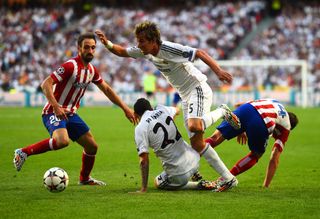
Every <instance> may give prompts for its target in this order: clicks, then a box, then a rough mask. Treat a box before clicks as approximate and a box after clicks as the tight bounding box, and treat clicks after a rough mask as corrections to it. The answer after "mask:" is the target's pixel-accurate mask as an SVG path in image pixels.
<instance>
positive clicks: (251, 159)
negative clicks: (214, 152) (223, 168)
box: [230, 152, 259, 176]
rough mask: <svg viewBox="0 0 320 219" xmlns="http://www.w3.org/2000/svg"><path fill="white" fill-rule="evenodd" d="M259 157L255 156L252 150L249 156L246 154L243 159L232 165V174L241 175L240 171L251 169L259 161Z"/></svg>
mask: <svg viewBox="0 0 320 219" xmlns="http://www.w3.org/2000/svg"><path fill="white" fill-rule="evenodd" d="M258 160H259V158H258V157H256V156H254V155H253V154H252V152H250V153H249V154H248V155H247V156H245V157H244V158H242V159H241V160H239V161H238V162H237V163H236V165H234V166H233V167H232V169H231V170H230V172H231V173H232V175H234V176H236V175H239V174H240V173H242V172H244V171H246V170H248V169H250V168H251V167H253V166H254V165H255V164H256V163H257V162H258Z"/></svg>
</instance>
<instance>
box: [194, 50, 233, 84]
mask: <svg viewBox="0 0 320 219" xmlns="http://www.w3.org/2000/svg"><path fill="white" fill-rule="evenodd" d="M196 58H199V59H201V60H202V61H203V62H204V63H206V64H207V65H208V66H209V67H210V68H211V69H212V71H213V72H214V73H215V74H216V75H217V76H218V78H219V79H220V81H222V82H224V83H231V82H232V75H231V74H230V73H229V72H227V71H225V70H223V69H222V68H220V66H219V65H218V63H217V62H216V61H215V60H214V59H213V58H212V57H211V56H209V54H208V53H207V52H206V51H204V50H202V49H197V53H196Z"/></svg>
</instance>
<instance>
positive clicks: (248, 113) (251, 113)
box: [217, 103, 269, 154]
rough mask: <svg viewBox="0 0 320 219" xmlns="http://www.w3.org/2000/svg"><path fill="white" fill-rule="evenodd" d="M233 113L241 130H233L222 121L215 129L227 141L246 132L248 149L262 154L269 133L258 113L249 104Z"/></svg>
mask: <svg viewBox="0 0 320 219" xmlns="http://www.w3.org/2000/svg"><path fill="white" fill-rule="evenodd" d="M233 112H234V114H236V115H237V116H238V117H239V119H240V122H241V128H240V129H239V130H235V129H234V128H232V126H231V125H229V123H227V122H226V121H223V122H222V123H221V124H220V125H219V126H218V128H217V129H218V130H219V131H220V132H221V134H222V136H223V137H224V138H225V139H228V140H229V139H231V138H234V137H236V136H238V135H239V134H241V133H242V132H246V134H247V137H248V146H249V149H250V150H251V151H253V152H257V153H260V154H261V153H264V152H265V150H266V147H267V143H268V139H269V133H268V129H267V127H266V125H265V123H264V121H263V119H262V118H261V116H260V114H259V112H258V111H257V110H256V109H255V108H254V107H253V106H252V105H251V104H249V103H245V104H243V105H241V106H240V107H238V108H237V109H236V110H235V111H233Z"/></svg>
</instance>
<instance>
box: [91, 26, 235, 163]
mask: <svg viewBox="0 0 320 219" xmlns="http://www.w3.org/2000/svg"><path fill="white" fill-rule="evenodd" d="M95 33H96V34H97V35H98V37H99V38H100V41H101V42H102V43H103V44H104V45H105V47H106V48H107V49H108V50H109V51H110V52H112V53H114V54H115V55H117V56H121V57H132V58H144V59H147V60H149V61H151V62H152V63H153V64H154V65H155V66H156V67H157V68H158V70H159V71H160V72H161V73H162V74H163V75H164V77H165V78H166V79H167V80H168V81H169V83H170V84H171V85H172V86H173V87H174V88H175V89H176V90H177V91H178V92H179V95H180V96H181V99H182V110H183V114H184V121H185V127H186V128H187V131H188V136H189V138H190V143H191V145H192V147H193V148H194V149H195V150H196V151H197V152H198V153H199V154H200V155H201V156H203V157H204V158H205V159H206V160H207V161H208V162H209V164H210V165H211V166H212V167H213V168H214V169H216V168H215V167H214V165H215V164H214V162H213V161H212V160H214V153H215V152H214V150H212V148H211V147H210V145H209V144H205V142H204V139H203V132H204V130H205V129H206V128H208V127H209V126H211V125H212V124H213V123H214V122H216V121H217V120H218V119H219V118H221V117H224V119H225V120H227V121H228V122H230V123H231V124H232V125H233V126H234V127H235V128H239V127H240V123H239V120H238V118H237V117H236V116H235V115H233V114H232V112H231V111H230V109H228V107H227V106H226V105H224V106H223V107H220V108H218V109H217V110H215V111H212V112H210V110H211V105H212V90H211V88H210V87H209V85H208V84H207V82H206V80H207V77H206V76H205V75H204V74H203V73H201V72H200V71H199V70H198V69H197V68H196V67H195V66H194V65H193V64H192V62H193V61H194V60H195V59H196V58H199V59H201V60H202V61H203V62H204V63H206V64H207V65H208V66H209V67H210V68H211V69H212V70H213V71H214V72H215V74H216V75H217V76H218V78H219V79H220V80H221V81H223V82H227V83H230V82H231V81H232V76H231V75H230V74H229V73H228V72H226V71H224V70H223V69H221V68H220V67H219V65H218V64H217V62H216V61H215V60H214V59H213V58H212V57H210V56H209V55H208V54H207V53H206V52H205V51H204V50H202V49H195V48H191V47H188V46H183V45H180V44H177V43H173V42H169V41H161V39H160V31H159V29H158V27H157V25H156V24H155V23H152V22H149V21H145V22H142V23H140V24H137V25H136V27H135V30H134V33H135V36H136V39H137V42H138V46H137V47H129V48H124V47H122V46H121V45H118V44H113V43H112V42H110V41H109V40H108V39H107V37H106V36H105V35H104V34H103V33H102V31H100V30H97V31H96V32H95Z"/></svg>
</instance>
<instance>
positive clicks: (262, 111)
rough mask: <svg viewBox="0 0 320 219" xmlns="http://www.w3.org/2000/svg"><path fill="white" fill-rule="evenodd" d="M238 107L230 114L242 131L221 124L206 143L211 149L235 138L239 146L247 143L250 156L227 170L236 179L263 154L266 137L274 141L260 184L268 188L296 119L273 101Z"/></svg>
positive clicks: (296, 121)
mask: <svg viewBox="0 0 320 219" xmlns="http://www.w3.org/2000/svg"><path fill="white" fill-rule="evenodd" d="M238 106H239V107H238V108H237V109H236V110H235V111H233V112H234V114H236V115H237V116H238V118H239V119H240V122H241V128H240V129H238V130H236V129H234V128H233V127H231V126H230V125H229V124H228V123H226V122H222V123H221V124H220V125H219V126H218V127H217V130H216V131H215V132H214V133H213V135H212V136H211V137H210V138H207V139H206V140H205V141H206V142H207V143H209V144H210V145H211V146H212V147H213V148H214V147H216V146H217V145H219V144H220V143H222V142H223V141H224V140H225V139H228V140H230V139H232V138H234V137H236V136H237V141H238V143H239V144H246V143H247V142H248V146H249V149H250V153H249V154H248V155H247V156H245V157H244V158H242V159H241V160H239V161H238V162H237V163H236V164H235V165H234V166H233V168H232V169H231V170H230V172H231V173H232V174H233V175H235V176H236V175H238V174H240V173H242V172H245V171H246V170H248V169H250V168H251V167H252V166H254V165H255V164H256V163H257V162H258V160H259V158H260V157H261V156H262V155H263V153H264V152H265V149H266V147H267V143H268V139H269V135H271V136H272V137H273V138H274V139H275V142H274V145H273V149H272V153H271V157H270V161H269V165H268V168H267V171H266V176H265V180H264V183H263V186H264V187H269V186H270V183H271V180H272V178H273V176H274V174H275V172H276V170H277V167H278V164H279V158H280V154H281V152H282V150H283V148H284V145H285V143H286V141H287V139H288V136H289V133H290V131H291V130H293V129H294V128H295V127H296V125H297V124H298V118H297V116H296V115H295V114H294V113H292V112H287V111H286V109H285V107H284V106H283V105H282V104H281V103H280V102H278V101H277V100H274V99H260V100H255V101H250V102H247V103H245V104H242V105H240V104H238Z"/></svg>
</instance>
